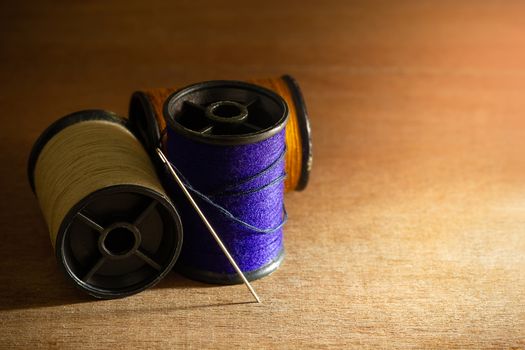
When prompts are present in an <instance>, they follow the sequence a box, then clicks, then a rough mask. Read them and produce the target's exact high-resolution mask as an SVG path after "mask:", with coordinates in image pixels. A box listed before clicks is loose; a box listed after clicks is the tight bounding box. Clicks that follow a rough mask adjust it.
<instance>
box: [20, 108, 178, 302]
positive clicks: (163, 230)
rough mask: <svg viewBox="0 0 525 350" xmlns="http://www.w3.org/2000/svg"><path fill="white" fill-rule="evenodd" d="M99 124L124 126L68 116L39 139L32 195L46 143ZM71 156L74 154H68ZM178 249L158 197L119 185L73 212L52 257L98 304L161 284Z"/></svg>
mask: <svg viewBox="0 0 525 350" xmlns="http://www.w3.org/2000/svg"><path fill="white" fill-rule="evenodd" d="M90 120H104V121H109V122H114V123H117V124H121V125H124V126H126V120H125V119H122V118H120V117H118V116H116V115H115V114H113V113H111V112H107V111H103V110H88V111H81V112H77V113H73V114H70V115H68V116H66V117H63V118H62V119H59V120H58V121H56V122H55V123H53V124H52V125H51V126H49V127H48V128H47V129H46V130H45V131H44V132H43V133H42V135H41V136H40V137H39V138H38V140H37V141H36V143H35V145H34V146H33V149H32V151H31V155H30V157H29V162H28V176H29V182H30V184H31V187H32V188H33V191H34V190H35V184H34V170H35V166H36V164H37V162H38V157H39V155H40V153H41V151H42V149H43V148H44V147H45V145H46V144H47V142H48V141H49V140H51V139H52V138H53V137H54V136H55V135H56V134H58V133H59V132H60V131H61V130H63V129H65V128H67V127H69V126H71V125H73V124H76V123H79V122H84V121H90ZM72 151H73V150H72ZM181 246H182V224H181V221H180V218H179V215H178V213H177V211H176V209H175V207H174V206H173V204H172V203H171V202H170V201H169V199H168V198H167V197H166V196H165V195H164V194H162V193H159V192H157V191H155V190H153V189H150V188H147V187H143V186H139V185H129V184H121V185H114V186H110V187H106V188H102V189H100V190H97V191H95V192H93V193H91V194H89V195H88V196H86V197H85V198H83V199H82V200H81V201H80V202H79V203H77V204H76V205H74V206H73V208H71V209H70V210H69V212H68V213H67V214H66V216H65V217H64V220H63V221H62V223H61V225H60V228H59V230H58V234H57V238H56V241H55V251H56V257H57V260H58V262H59V265H60V266H61V267H62V268H63V270H64V272H65V274H66V276H67V277H68V278H69V279H71V280H72V281H73V282H74V283H75V285H76V286H77V287H78V288H80V289H81V290H83V291H85V292H87V293H89V294H91V295H93V296H95V297H98V298H107V299H109V298H118V297H124V296H127V295H131V294H135V293H138V292H140V291H142V290H144V289H146V288H149V287H151V286H153V285H154V284H156V283H157V282H158V281H160V280H161V279H162V277H164V276H165V275H166V274H167V273H168V272H169V271H170V270H171V268H172V267H173V265H174V264H175V261H176V260H177V257H178V256H179V253H180V249H181Z"/></svg>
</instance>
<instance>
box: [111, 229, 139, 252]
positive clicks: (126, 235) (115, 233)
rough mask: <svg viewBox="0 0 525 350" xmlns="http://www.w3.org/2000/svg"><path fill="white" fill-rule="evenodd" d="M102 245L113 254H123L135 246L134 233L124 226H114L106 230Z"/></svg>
mask: <svg viewBox="0 0 525 350" xmlns="http://www.w3.org/2000/svg"><path fill="white" fill-rule="evenodd" d="M104 246H105V247H106V249H107V250H108V252H110V253H111V254H113V255H124V254H126V253H128V252H129V251H130V250H131V249H133V247H134V246H135V235H134V234H133V232H131V231H130V230H128V229H127V228H125V227H116V228H114V229H113V230H111V231H109V232H108V234H107V236H106V238H105V239H104Z"/></svg>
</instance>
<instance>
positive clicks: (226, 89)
mask: <svg viewBox="0 0 525 350" xmlns="http://www.w3.org/2000/svg"><path fill="white" fill-rule="evenodd" d="M164 117H165V119H166V123H167V124H168V134H167V142H166V144H165V146H166V148H167V152H168V159H169V160H170V161H171V162H172V163H173V164H174V165H175V166H179V165H182V166H184V167H187V169H184V168H180V169H179V170H180V171H181V172H182V175H183V176H186V177H187V180H188V181H189V182H190V183H191V184H192V185H193V186H195V184H197V189H200V187H201V186H204V187H210V186H211V188H214V187H215V186H217V185H218V186H219V187H220V186H221V185H224V184H223V183H220V182H221V180H219V179H223V180H224V179H226V181H227V182H229V181H231V180H232V179H231V177H230V176H231V175H232V174H233V173H235V174H237V173H238V172H239V167H240V166H241V165H242V164H240V163H237V161H233V159H230V157H228V158H226V159H225V161H226V162H233V163H228V165H221V168H222V170H223V171H224V173H223V172H222V171H221V170H217V169H216V168H214V167H213V166H212V165H208V164H207V162H202V160H204V158H206V157H212V159H215V160H216V161H218V162H221V160H219V158H214V156H212V155H210V153H208V152H210V151H211V149H210V148H209V145H211V146H212V147H213V148H214V149H215V151H213V152H212V154H214V155H217V156H219V155H220V156H221V157H224V154H229V155H230V156H231V157H236V156H234V155H233V154H234V153H243V154H245V156H242V157H241V156H239V157H240V158H239V159H248V158H253V157H254V154H252V153H250V151H248V150H252V151H253V150H255V149H254V148H253V147H251V148H250V147H247V146H255V145H259V144H260V143H261V142H265V141H267V140H268V141H269V140H270V138H272V137H278V136H279V135H278V134H280V137H282V142H283V143H284V135H283V133H282V132H283V129H284V128H285V126H286V123H287V121H288V110H287V106H286V103H285V101H284V100H283V99H282V98H281V97H280V96H279V95H277V94H276V93H274V92H272V91H270V90H268V89H266V88H262V87H260V86H257V85H253V84H249V83H245V82H239V81H209V82H202V83H198V84H194V85H191V86H188V87H186V88H183V89H180V90H178V91H177V92H175V93H173V94H172V95H170V96H169V97H168V99H167V100H166V103H165V105H164ZM171 137H174V138H175V137H177V138H180V139H179V141H178V142H184V143H185V144H187V145H188V146H190V145H192V147H193V148H194V151H195V154H194V155H193V156H191V157H189V158H188V157H187V156H186V154H181V152H185V151H184V150H182V151H179V148H177V146H176V145H175V139H173V140H172V139H171ZM272 140H273V139H272ZM188 141H189V142H188ZM272 142H276V141H272ZM275 144H276V146H274V147H277V146H279V148H281V149H282V148H283V147H284V145H283V144H280V145H279V143H278V142H276V143H275ZM257 147H261V146H257ZM260 150H261V151H263V152H266V150H264V148H261V149H260ZM191 154H193V153H191ZM183 156H184V159H183ZM201 158H202V159H201ZM235 159H237V158H235ZM282 161H283V160H281V162H282ZM199 162H200V163H199ZM179 163H182V164H179ZM202 166H204V168H202ZM228 166H233V168H228ZM260 166H266V165H262V164H260ZM190 169H191V172H186V171H185V170H190ZM276 169H278V170H279V171H281V174H282V170H284V169H282V168H281V169H279V168H276ZM246 171H247V172H249V173H252V175H253V171H254V169H253V168H251V167H247V169H246ZM210 172H211V173H210ZM191 174H193V175H194V176H193V177H192V176H191ZM210 176H211V177H212V178H210ZM237 176H239V175H237ZM210 180H212V181H210ZM194 181H195V182H194ZM208 182H212V183H213V184H210V183H208ZM272 186H283V184H282V182H281V183H280V184H279V185H277V184H274V185H272ZM168 187H170V185H169V184H168ZM171 188H174V191H175V193H176V192H177V191H178V190H177V188H176V187H174V184H171ZM265 191H266V190H265ZM204 192H206V190H204ZM265 193H268V192H265ZM173 195H174V197H175V198H176V197H177V195H176V194H173ZM276 195H277V196H278V197H276V202H275V203H277V204H278V205H277V207H278V208H279V212H277V213H272V217H275V216H278V217H279V218H282V216H283V215H284V213H283V212H282V208H283V188H282V187H281V189H280V190H278V191H277V192H276ZM258 200H259V199H258ZM264 203H266V204H268V202H264ZM180 209H181V213H183V214H182V215H183V219H184V220H185V221H184V225H185V230H186V232H187V234H186V240H185V244H184V246H183V248H182V253H181V257H180V259H179V260H178V262H177V266H176V267H177V270H178V271H180V272H182V273H183V274H185V275H186V276H188V277H190V278H192V279H196V280H200V281H204V282H208V283H218V284H235V283H242V280H241V279H240V278H239V276H238V275H237V274H236V273H234V272H232V273H226V272H224V271H225V270H224V269H225V267H224V266H227V267H228V268H229V267H231V266H230V265H229V263H227V262H226V260H225V258H224V256H223V254H222V253H220V251H219V250H218V248H217V249H212V248H216V245H215V243H214V242H211V238H210V237H209V233H208V232H207V231H206V230H205V228H204V226H203V225H202V223H201V222H200V221H199V219H197V218H192V217H193V216H195V215H193V214H192V211H193V209H192V208H189V209H188V208H186V207H185V206H184V205H181V206H180ZM201 209H204V208H201ZM209 210H211V212H208V214H211V215H210V216H209V217H208V219H209V220H211V222H215V220H214V219H216V220H219V216H220V215H222V214H217V211H216V210H213V209H212V208H209ZM216 215H218V216H216ZM223 220H226V221H228V220H227V219H223ZM268 221H269V220H268ZM228 225H230V224H228ZM228 225H226V227H227V229H224V228H223V227H215V229H216V230H218V233H219V235H220V236H221V238H222V240H223V241H224V243H225V245H226V246H227V247H228V248H229V249H230V251H232V252H235V251H237V252H242V254H240V255H242V256H244V259H246V261H243V260H242V259H239V260H237V263H238V265H239V266H240V268H241V270H242V271H243V272H244V274H245V276H246V278H247V279H248V280H255V279H258V278H261V277H264V276H266V275H268V274H270V273H272V272H273V271H275V270H276V269H277V268H278V267H279V266H280V264H281V262H282V260H283V258H284V247H283V245H282V226H281V228H279V229H277V230H276V231H275V232H274V233H272V235H271V236H268V235H266V234H264V233H253V232H249V231H250V230H249V229H248V231H246V230H244V231H236V229H234V227H235V226H228ZM228 228H230V229H231V230H229V229H228ZM234 231H236V232H237V233H235V234H234V235H233V236H231V237H230V233H231V232H234ZM248 232H249V233H248ZM190 235H191V236H190ZM255 236H257V237H255ZM254 237H255V238H254ZM264 237H268V238H264ZM250 239H251V240H253V241H250ZM261 239H270V240H271V241H270V242H272V243H273V242H279V244H278V245H277V246H273V245H272V249H271V250H269V251H268V253H266V254H265V255H257V254H259V253H258V252H260V249H261V247H260V246H259V247H256V246H251V245H250V242H260V240H261ZM269 246H270V245H269ZM203 249H204V250H206V254H208V256H210V254H211V253H210V249H212V250H215V251H216V252H215V253H214V254H211V256H215V258H210V259H211V260H209V261H206V262H205V263H204V262H203V261H202V260H199V261H196V260H195V258H194V256H196V255H198V254H200V253H201V250H203ZM197 252H198V253H197ZM252 255H253V256H256V259H255V257H254V259H255V260H254V261H256V262H255V263H254V261H250V260H251V259H252ZM234 258H239V257H238V256H237V257H236V256H235V254H234ZM244 266H250V267H251V268H249V269H246V268H245V267H244ZM254 266H255V267H254Z"/></svg>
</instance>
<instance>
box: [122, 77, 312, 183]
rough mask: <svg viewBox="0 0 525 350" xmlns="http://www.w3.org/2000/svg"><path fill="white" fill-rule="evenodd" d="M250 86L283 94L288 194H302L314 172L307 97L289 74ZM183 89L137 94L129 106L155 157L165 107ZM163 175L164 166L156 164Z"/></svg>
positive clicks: (164, 139) (163, 139)
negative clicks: (298, 192) (285, 116)
mask: <svg viewBox="0 0 525 350" xmlns="http://www.w3.org/2000/svg"><path fill="white" fill-rule="evenodd" d="M248 82H249V83H253V84H257V85H260V86H263V87H266V88H268V89H270V90H272V91H274V92H276V93H277V94H278V95H280V96H281V97H282V98H283V99H284V100H285V101H286V103H287V105H288V109H289V122H288V125H287V126H286V145H287V149H288V151H287V153H286V161H285V164H286V172H287V174H288V177H287V178H286V180H285V191H286V192H290V191H301V190H304V189H305V188H306V186H307V185H308V180H309V175H310V171H311V169H312V160H313V157H312V138H311V129H310V122H309V119H308V113H307V110H306V104H305V101H304V98H303V94H302V92H301V89H300V87H299V84H298V83H297V81H296V80H295V79H294V78H292V77H291V76H289V75H283V76H280V77H276V78H260V79H250V80H248ZM177 90H179V88H178V87H171V88H156V89H147V90H142V91H136V92H135V93H133V95H132V97H131V100H130V104H129V119H130V122H131V123H132V125H133V126H134V128H135V130H136V131H137V134H138V135H139V138H140V140H141V141H142V142H143V143H144V145H145V147H146V149H148V151H149V152H150V154H151V156H152V157H155V156H156V154H155V148H156V147H157V146H159V140H160V144H161V148H163V145H164V144H165V142H166V137H165V133H163V131H164V130H165V128H166V122H165V120H164V117H163V111H162V109H163V105H164V103H165V101H166V99H167V98H168V96H170V95H171V94H173V93H174V92H176V91H177ZM156 166H157V168H158V169H159V171H160V172H161V173H162V172H163V165H162V164H161V163H158V162H157V163H156Z"/></svg>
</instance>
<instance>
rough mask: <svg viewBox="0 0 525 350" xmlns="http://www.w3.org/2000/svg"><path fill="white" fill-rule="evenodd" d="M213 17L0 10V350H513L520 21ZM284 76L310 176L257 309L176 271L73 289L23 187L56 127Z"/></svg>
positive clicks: (484, 13) (338, 9) (430, 7)
mask: <svg viewBox="0 0 525 350" xmlns="http://www.w3.org/2000/svg"><path fill="white" fill-rule="evenodd" d="M210 3H211V2H210ZM210 3H208V2H201V1H180V2H168V1H166V2H163V3H157V2H156V1H147V2H143V3H142V4H135V2H133V1H129V2H128V1H121V2H111V3H110V2H106V1H100V2H92V1H81V2H77V3H75V4H72V3H71V2H69V1H65V2H60V3H58V2H52V3H51V2H50V5H46V4H43V3H42V2H34V3H32V4H31V3H28V2H23V1H20V2H10V3H7V2H2V4H1V5H0V45H1V47H0V63H1V68H0V82H1V84H0V89H1V90H0V112H1V113H0V118H2V127H1V128H0V137H1V139H0V143H1V147H2V152H1V154H0V161H1V164H2V173H1V175H0V176H1V185H2V189H1V193H2V196H3V197H2V200H1V202H0V220H1V230H2V243H1V244H0V253H1V258H0V348H15V347H18V348H25V349H34V348H82V347H85V348H123V349H124V348H125V349H129V348H132V347H140V348H195V349H202V348H214V347H217V348H244V349H245V348H296V349H299V348H307V347H310V348H316V349H317V348H328V347H331V348H400V349H407V348H475V349H479V348H502V349H523V348H525V22H524V20H523V13H524V11H525V5H524V4H523V3H520V2H508V3H506V5H505V6H501V5H500V3H499V2H496V1H494V2H485V1H469V2H464V3H460V2H457V1H402V2H396V3H395V4H394V2H389V1H387V2H375V1H374V2H369V1H367V2H363V3H358V2H355V3H351V2H347V1H340V2H332V1H322V2H318V1H312V2H304V1H275V2H269V1H265V2H252V3H250V2H246V1H238V2H231V3H230V2H220V5H215V6H213V5H211V4H210ZM51 4H53V5H51ZM282 73H289V74H292V75H293V76H295V77H296V78H297V80H298V81H299V83H300V84H301V86H302V88H303V90H304V94H305V97H306V100H307V103H308V107H309V111H310V114H311V122H312V128H313V132H314V147H315V152H314V156H315V159H314V168H313V172H312V176H311V182H310V184H309V187H308V188H307V190H306V191H304V192H302V193H293V194H289V195H287V196H286V203H287V208H288V212H289V215H290V220H289V223H288V224H287V226H286V231H285V235H286V240H285V243H286V248H287V257H286V260H285V263H284V265H283V266H282V267H281V268H280V269H279V270H278V271H277V272H276V273H275V274H273V275H272V276H270V277H267V278H265V279H263V280H260V281H257V282H255V283H254V286H255V288H256V289H257V291H258V292H259V294H260V295H261V297H262V299H263V303H262V304H260V305H256V304H253V303H251V297H250V294H249V293H248V291H247V290H246V289H245V288H244V287H243V286H226V287H224V286H221V287H219V286H212V285H206V284H201V283H197V282H193V281H191V280H187V279H185V278H183V277H181V276H179V275H177V274H175V273H172V274H170V275H169V276H168V277H167V278H166V279H165V280H163V281H162V282H161V283H160V284H159V285H158V286H157V287H155V288H153V289H150V290H148V291H145V292H143V293H141V294H138V295H136V296H133V297H129V298H126V299H122V300H113V301H95V300H93V299H90V298H89V297H87V296H85V295H84V294H82V293H81V292H79V291H77V290H76V289H75V288H74V287H73V286H72V285H71V283H69V282H68V281H66V280H65V278H64V277H63V276H62V275H61V273H60V271H59V269H58V267H57V264H56V262H55V259H54V257H53V253H52V249H51V245H50V242H49V238H48V233H47V232H46V228H45V225H44V223H43V219H42V217H41V214H40V211H39V208H38V206H37V202H36V200H35V199H34V198H33V195H32V193H31V191H30V189H29V186H28V184H27V180H26V173H25V166H26V159H27V156H28V153H29V150H30V148H31V146H32V144H33V142H34V141H35V139H36V138H37V136H38V135H39V134H40V132H41V131H42V130H43V129H44V128H45V127H46V126H47V125H48V124H49V123H51V122H52V121H53V120H55V119H57V118H58V117H60V116H62V115H65V114H67V113H69V112H73V111H76V110H80V109H85V108H106V109H109V110H113V111H115V112H118V113H121V114H125V113H126V111H127V103H128V99H129V96H130V94H131V93H132V92H133V91H134V90H136V89H140V88H148V87H155V86H173V85H183V84H187V83H191V82H196V81H201V80H208V79H215V78H230V79H246V78H252V77H268V76H276V75H279V74H282Z"/></svg>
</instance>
